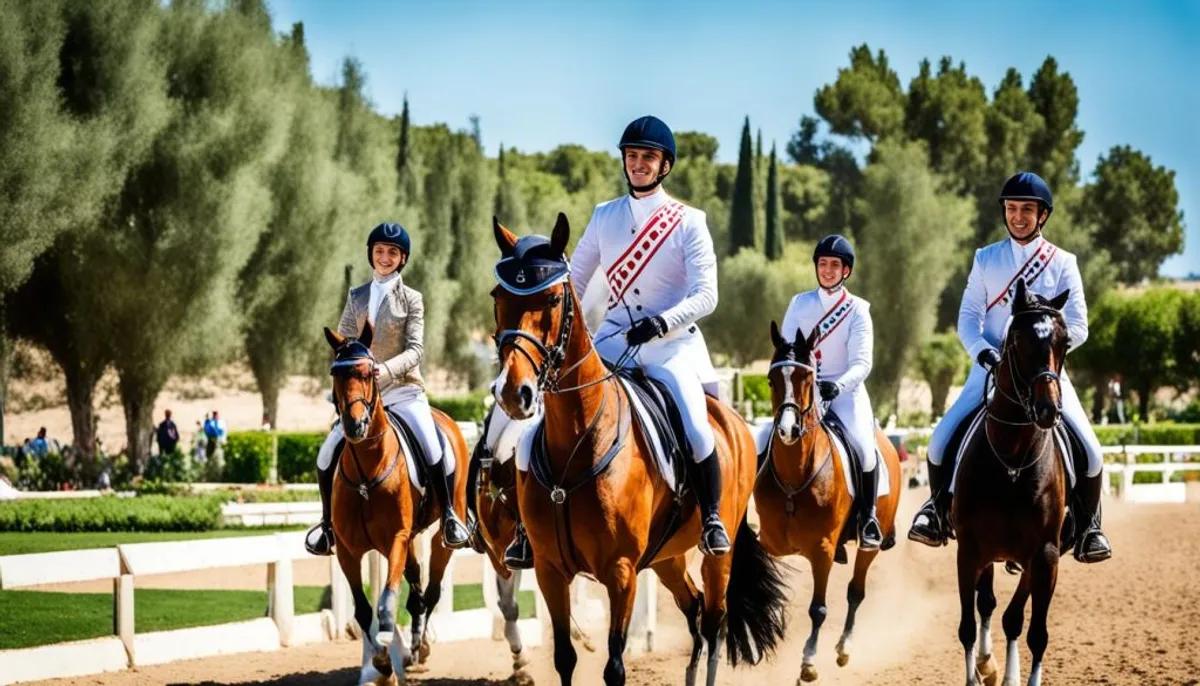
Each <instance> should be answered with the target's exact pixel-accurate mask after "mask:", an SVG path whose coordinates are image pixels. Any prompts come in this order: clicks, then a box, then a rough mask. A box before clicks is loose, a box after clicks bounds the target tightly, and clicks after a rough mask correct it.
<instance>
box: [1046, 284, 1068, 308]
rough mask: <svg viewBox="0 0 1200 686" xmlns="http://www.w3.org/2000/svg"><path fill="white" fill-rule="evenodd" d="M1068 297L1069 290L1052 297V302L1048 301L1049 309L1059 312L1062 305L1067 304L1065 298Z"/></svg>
mask: <svg viewBox="0 0 1200 686" xmlns="http://www.w3.org/2000/svg"><path fill="white" fill-rule="evenodd" d="M1070 295H1071V289H1070V288H1068V289H1067V290H1065V291H1063V292H1062V293H1059V294H1058V295H1056V296H1054V299H1053V300H1051V301H1050V307H1053V308H1054V309H1056V310H1061V309H1062V308H1063V305H1066V304H1067V298H1068V297H1070Z"/></svg>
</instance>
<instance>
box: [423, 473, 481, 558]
mask: <svg viewBox="0 0 1200 686" xmlns="http://www.w3.org/2000/svg"><path fill="white" fill-rule="evenodd" d="M450 459H453V458H452V456H450V455H444V456H443V457H442V459H441V460H438V463H437V464H432V465H429V484H430V486H432V487H433V493H434V495H435V496H436V497H437V499H438V505H440V506H441V508H442V541H443V542H444V543H445V544H446V547H447V548H450V549H451V550H453V549H456V548H462V547H464V546H466V545H467V543H469V542H470V538H471V535H470V533H469V532H468V531H467V527H466V525H464V524H463V523H462V520H461V519H459V518H458V513H457V512H455V511H454V495H453V493H454V475H455V472H450V473H449V474H447V473H446V461H447V460H450Z"/></svg>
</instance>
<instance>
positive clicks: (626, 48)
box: [271, 0, 1200, 275]
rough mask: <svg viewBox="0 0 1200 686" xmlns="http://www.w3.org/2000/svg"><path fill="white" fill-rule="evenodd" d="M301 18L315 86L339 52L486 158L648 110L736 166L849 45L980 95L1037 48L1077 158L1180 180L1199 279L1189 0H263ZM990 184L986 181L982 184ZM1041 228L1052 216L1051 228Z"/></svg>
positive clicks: (1198, 176) (395, 108)
mask: <svg viewBox="0 0 1200 686" xmlns="http://www.w3.org/2000/svg"><path fill="white" fill-rule="evenodd" d="M271 9H272V13H273V15H274V20H275V23H276V26H277V28H278V29H279V30H280V31H283V30H287V29H288V28H289V27H290V26H291V24H292V22H295V21H303V22H304V26H305V34H306V38H307V41H308V46H309V50H310V52H311V53H312V70H313V75H314V77H315V78H316V79H317V80H318V81H320V82H322V83H334V82H335V81H336V80H337V76H338V72H339V64H340V62H341V60H342V58H343V57H345V56H346V55H351V56H354V57H356V58H358V59H359V60H360V61H362V63H363V64H364V65H365V67H366V70H367V73H368V78H369V81H368V93H369V95H370V97H371V99H372V101H373V103H374V104H375V106H376V108H377V109H378V110H380V111H381V112H384V113H386V114H394V113H397V112H399V111H400V107H401V102H402V100H403V97H404V94H405V93H407V94H408V97H409V102H410V108H411V112H412V117H413V120H414V121H415V122H416V123H418V124H429V123H433V122H447V123H448V124H450V125H451V126H453V127H456V128H465V127H466V126H467V125H468V117H470V115H472V114H476V115H479V116H480V118H481V126H482V129H483V137H484V143H485V145H486V147H487V149H488V151H489V153H490V154H493V155H494V154H495V152H496V150H497V148H498V146H499V145H500V144H501V143H503V144H504V145H506V146H515V147H517V148H518V149H520V150H523V151H527V152H532V151H541V150H549V149H551V148H553V147H554V146H556V145H558V144H560V143H579V144H582V145H584V146H586V147H588V148H592V149H612V148H613V147H614V146H615V143H616V140H617V138H618V137H619V136H620V133H621V129H622V128H623V127H624V125H625V124H626V123H628V121H629V120H631V119H633V118H634V117H637V116H640V115H642V114H647V113H653V114H655V115H657V116H659V117H661V118H662V119H664V120H665V121H666V122H667V123H668V124H670V125H671V127H672V128H674V129H675V130H677V131H679V130H699V131H704V132H707V133H710V134H712V135H714V136H716V137H717V139H718V140H719V142H720V146H721V147H720V152H719V153H718V157H719V158H720V159H721V160H722V161H728V162H732V161H734V160H735V159H736V156H737V141H738V137H739V135H740V133H741V126H742V119H743V117H744V116H745V115H747V114H748V115H750V118H751V124H752V126H754V127H756V128H761V130H762V133H763V139H764V142H765V143H766V144H767V145H769V144H770V142H771V141H775V142H777V143H778V145H779V146H780V148H781V149H782V147H783V146H784V145H785V143H786V141H787V140H788V138H789V137H790V136H791V134H792V133H793V132H794V131H795V130H796V128H797V122H798V121H799V119H800V116H801V115H803V114H812V113H813V104H812V101H813V93H814V92H815V91H816V89H817V88H819V87H820V86H821V85H823V84H826V83H829V82H832V81H833V80H834V78H836V75H837V70H838V68H839V67H843V66H846V65H847V63H848V54H849V51H850V48H851V47H852V46H854V45H858V44H860V43H863V42H866V43H868V44H869V45H870V46H871V48H872V50H878V49H880V48H882V49H884V50H885V51H886V52H887V54H888V56H889V58H890V60H891V64H892V66H893V68H894V69H896V71H897V73H898V74H899V75H900V79H901V82H902V83H904V84H905V85H907V83H908V81H909V80H910V79H911V78H912V77H913V75H914V74H915V73H916V71H917V67H918V63H919V62H920V60H921V59H922V58H926V57H928V58H929V59H930V61H931V62H934V63H935V64H936V62H937V60H938V58H940V57H941V56H942V55H950V56H952V57H953V58H954V60H955V61H956V62H957V61H959V60H962V61H965V62H966V64H967V69H968V71H969V72H970V73H972V74H974V75H977V76H979V77H980V78H981V79H982V80H983V82H984V84H985V85H986V86H987V88H988V90H989V93H990V91H991V89H993V88H994V87H995V85H996V83H998V82H999V80H1000V78H1001V77H1002V76H1003V75H1004V72H1005V70H1006V69H1007V68H1008V67H1009V66H1014V67H1017V68H1018V69H1019V70H1020V71H1021V73H1022V75H1023V76H1024V78H1025V82H1026V84H1028V80H1029V78H1030V76H1031V75H1032V74H1033V72H1034V71H1035V70H1036V69H1037V67H1038V65H1040V64H1041V62H1042V60H1043V59H1044V58H1045V57H1046V55H1048V54H1049V55H1054V56H1055V58H1057V59H1058V62H1059V67H1060V69H1063V70H1066V71H1067V72H1069V73H1070V74H1071V76H1072V77H1073V78H1074V79H1075V83H1076V85H1077V86H1078V88H1079V94H1080V106H1079V118H1078V121H1079V125H1080V127H1081V128H1082V129H1083V130H1084V132H1085V134H1086V137H1085V140H1084V143H1083V145H1082V146H1081V147H1080V149H1079V153H1078V155H1079V159H1080V163H1081V168H1082V170H1083V172H1084V174H1085V175H1090V173H1091V170H1092V169H1093V168H1094V166H1095V163H1096V159H1097V157H1098V156H1099V155H1101V154H1102V153H1104V152H1106V151H1107V150H1108V149H1109V148H1110V147H1111V146H1113V145H1121V144H1129V145H1132V146H1133V147H1135V148H1138V149H1140V150H1142V151H1143V152H1145V153H1147V154H1149V155H1150V156H1151V159H1152V160H1153V161H1154V163H1155V164H1158V165H1164V166H1166V167H1167V168H1169V169H1174V170H1175V171H1176V187H1177V188H1178V190H1179V194H1180V205H1181V207H1182V208H1183V211H1184V220H1185V222H1186V223H1187V224H1188V228H1187V237H1186V239H1185V240H1186V248H1185V253H1184V254H1183V255H1179V256H1175V257H1173V258H1171V259H1170V260H1168V261H1167V263H1166V264H1165V265H1164V267H1163V272H1164V273H1165V274H1170V275H1184V274H1187V273H1188V272H1196V273H1200V133H1197V128H1198V124H1197V122H1200V86H1198V85H1197V84H1200V40H1197V37H1198V36H1200V2H1197V1H1195V0H1178V1H1176V2H1134V1H1133V0H1129V1H1127V2H1109V1H1101V2H1078V1H1074V0H1071V1H1063V2H1053V3H1050V2H1024V1H1008V2H995V1H992V0H986V1H985V0H980V1H978V2H966V3H955V2H921V3H917V2H883V1H879V2H838V3H834V2H821V3H810V2H784V1H782V0H779V1H776V2H745V1H743V2H737V3H733V2H729V3H717V2H706V1H694V2H657V3H651V2H591V3H586V4H585V3H578V4H568V3H561V2H468V1H465V0H441V1H438V2H428V1H426V2H409V1H404V2H392V1H388V0H340V1H336V2H335V1H334V0H272V1H271ZM1001 182H1002V179H997V180H996V184H997V187H998V186H999V185H1000V184H1001ZM1050 230H1051V233H1052V231H1053V225H1051V227H1050Z"/></svg>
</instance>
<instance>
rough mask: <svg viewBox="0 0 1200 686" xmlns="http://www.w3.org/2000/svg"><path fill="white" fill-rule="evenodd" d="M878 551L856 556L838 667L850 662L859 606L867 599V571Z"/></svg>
mask: <svg viewBox="0 0 1200 686" xmlns="http://www.w3.org/2000/svg"><path fill="white" fill-rule="evenodd" d="M878 554H879V551H878V550H860V551H858V552H857V553H855V554H854V576H853V577H852V578H851V579H850V583H849V584H848V585H847V586H846V625H845V626H844V627H843V628H842V637H841V638H839V639H838V643H837V664H838V667H845V666H846V665H847V664H849V662H850V641H851V639H852V638H853V637H854V620H855V617H856V616H857V615H858V606H859V605H862V601H863V599H864V598H866V597H867V570H868V569H870V568H871V563H872V562H874V561H875V556H876V555H878Z"/></svg>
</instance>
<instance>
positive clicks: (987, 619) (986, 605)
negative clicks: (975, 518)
mask: <svg viewBox="0 0 1200 686" xmlns="http://www.w3.org/2000/svg"><path fill="white" fill-rule="evenodd" d="M995 578H996V570H995V565H993V564H991V563H988V564H985V565H984V566H983V571H982V572H980V574H979V583H978V584H976V586H975V607H976V609H978V610H979V642H978V644H977V645H978V648H977V649H976V651H975V653H976V657H975V668H976V669H977V670H979V676H980V678H981V679H982V680H983V683H984V685H985V686H996V681H997V678H998V677H999V672H998V669H997V667H996V659H995V658H994V657H992V612H994V611H995V610H996V593H995V591H994V590H993V588H992V584H993V582H994V581H995Z"/></svg>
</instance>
